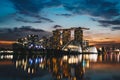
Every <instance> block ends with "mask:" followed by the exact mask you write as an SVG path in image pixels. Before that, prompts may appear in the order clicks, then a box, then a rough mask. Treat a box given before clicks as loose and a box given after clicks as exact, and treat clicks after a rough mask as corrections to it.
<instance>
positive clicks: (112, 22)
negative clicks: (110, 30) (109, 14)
mask: <svg viewBox="0 0 120 80" xmlns="http://www.w3.org/2000/svg"><path fill="white" fill-rule="evenodd" d="M98 22H99V23H101V24H108V25H109V24H111V25H120V20H98Z"/></svg>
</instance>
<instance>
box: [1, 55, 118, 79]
mask: <svg viewBox="0 0 120 80" xmlns="http://www.w3.org/2000/svg"><path fill="white" fill-rule="evenodd" d="M13 76H14V77H13ZM119 76H120V54H104V55H98V54H79V55H63V56H54V55H49V56H43V55H0V80H1V79H4V80H5V79H6V80H11V79H12V80H13V79H16V80H120V77H119Z"/></svg>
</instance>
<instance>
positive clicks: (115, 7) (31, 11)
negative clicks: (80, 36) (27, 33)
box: [10, 0, 120, 27]
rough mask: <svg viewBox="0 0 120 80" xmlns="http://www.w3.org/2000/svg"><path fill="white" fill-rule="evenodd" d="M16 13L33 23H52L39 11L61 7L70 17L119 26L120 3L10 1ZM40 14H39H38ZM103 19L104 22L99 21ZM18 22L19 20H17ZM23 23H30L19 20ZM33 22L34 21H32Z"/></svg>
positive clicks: (99, 1)
mask: <svg viewBox="0 0 120 80" xmlns="http://www.w3.org/2000/svg"><path fill="white" fill-rule="evenodd" d="M10 1H11V2H12V3H13V4H14V6H15V8H16V10H17V12H18V13H19V14H22V15H25V16H31V17H34V18H36V19H37V20H36V21H35V23H41V22H42V21H48V22H53V21H52V20H51V19H48V18H46V17H42V16H41V14H42V13H41V10H42V9H44V8H50V7H58V8H59V6H63V7H64V9H66V10H67V11H69V12H71V14H72V15H74V14H77V15H90V16H93V17H98V18H97V19H94V18H92V20H93V21H97V22H99V23H100V25H101V26H104V27H106V26H110V25H119V22H120V19H119V18H117V19H116V17H118V16H120V12H119V11H120V8H119V5H120V1H119V0H118V1H117V0H115V1H111V0H69V1H67V0H10ZM39 13H41V14H39ZM71 14H56V15H61V16H66V17H69V16H72V15H71ZM101 18H103V19H104V20H101ZM18 20H19V19H18ZM19 21H23V22H31V21H29V20H24V19H23V20H19ZM33 22H34V21H33Z"/></svg>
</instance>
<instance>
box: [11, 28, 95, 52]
mask: <svg viewBox="0 0 120 80" xmlns="http://www.w3.org/2000/svg"><path fill="white" fill-rule="evenodd" d="M83 30H88V28H81V27H77V28H69V29H56V30H54V31H53V36H52V37H50V38H47V37H45V36H44V37H42V38H41V39H39V37H38V35H33V34H32V35H28V36H26V37H24V38H19V39H18V40H17V42H16V43H15V44H13V48H14V49H19V48H24V49H56V50H64V51H77V52H86V51H87V52H90V51H91V50H92V52H97V49H96V48H95V47H94V46H93V47H88V46H89V41H88V40H83Z"/></svg>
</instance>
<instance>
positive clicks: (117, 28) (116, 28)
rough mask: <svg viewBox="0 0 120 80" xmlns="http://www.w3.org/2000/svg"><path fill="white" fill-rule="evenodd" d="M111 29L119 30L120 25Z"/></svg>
mask: <svg viewBox="0 0 120 80" xmlns="http://www.w3.org/2000/svg"><path fill="white" fill-rule="evenodd" d="M112 30H113V31H114V30H120V26H119V27H112Z"/></svg>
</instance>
